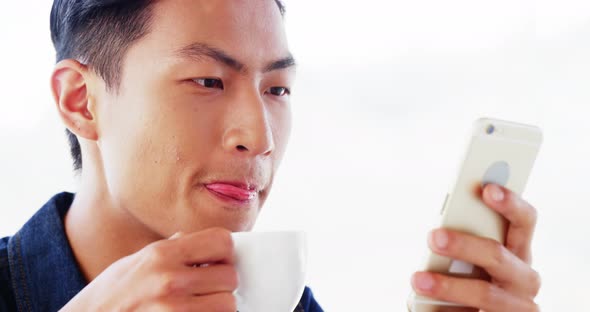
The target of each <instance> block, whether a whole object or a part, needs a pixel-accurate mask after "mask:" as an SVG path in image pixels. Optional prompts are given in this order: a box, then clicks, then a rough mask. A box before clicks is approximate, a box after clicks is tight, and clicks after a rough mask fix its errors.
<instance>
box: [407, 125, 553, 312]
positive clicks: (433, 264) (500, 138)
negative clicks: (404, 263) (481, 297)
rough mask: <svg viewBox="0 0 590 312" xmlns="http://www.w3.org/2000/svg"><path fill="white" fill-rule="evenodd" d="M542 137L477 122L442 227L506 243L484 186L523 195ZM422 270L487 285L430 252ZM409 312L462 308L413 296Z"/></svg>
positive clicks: (473, 271) (465, 266)
mask: <svg viewBox="0 0 590 312" xmlns="http://www.w3.org/2000/svg"><path fill="white" fill-rule="evenodd" d="M542 139H543V136H542V132H541V130H540V129H539V128H538V127H535V126H530V125H524V124H518V123H514V122H508V121H503V120H496V119H487V118H482V119H479V120H477V121H475V123H474V125H473V131H472V134H471V138H470V140H469V145H468V148H467V152H466V154H465V156H464V159H463V162H462V164H461V166H460V169H459V173H458V175H457V178H456V180H455V181H454V183H452V184H451V189H450V191H449V193H448V194H447V196H446V199H445V202H444V204H443V208H442V210H441V218H440V227H443V228H449V229H453V230H457V231H461V232H466V233H471V234H473V235H477V236H481V237H487V238H491V239H494V240H496V241H498V242H501V243H502V244H504V243H505V238H506V237H505V235H506V227H507V222H506V220H505V219H504V218H503V217H502V216H500V215H499V214H498V213H496V212H495V211H493V210H491V209H490V208H488V207H487V206H486V205H485V204H484V203H483V202H482V201H481V195H480V194H481V190H482V188H483V186H484V185H485V184H487V183H495V184H499V185H502V186H504V187H506V188H508V189H510V190H511V191H513V192H515V193H517V194H519V195H520V194H522V192H523V191H524V188H525V185H526V182H527V180H528V177H529V175H530V173H531V170H532V168H533V164H534V162H535V159H536V157H537V153H538V151H539V148H540V146H541V142H542ZM425 262H426V263H425V265H424V266H423V267H422V270H423V271H430V272H437V273H442V274H446V275H451V276H456V277H463V278H479V279H484V280H489V276H488V275H487V273H486V272H485V271H484V270H482V269H481V268H479V267H476V266H473V265H471V264H469V263H465V262H462V261H458V260H454V259H451V258H448V257H443V256H440V255H437V254H435V253H433V252H432V251H429V254H428V256H427V258H426V261H425ZM408 308H409V310H410V311H411V312H441V311H449V312H451V311H465V307H461V306H459V305H457V304H454V303H450V302H442V301H437V300H434V299H431V298H428V297H424V296H420V295H417V294H416V293H414V292H412V293H411V294H410V298H409V300H408Z"/></svg>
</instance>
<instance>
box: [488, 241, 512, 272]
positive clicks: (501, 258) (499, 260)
mask: <svg viewBox="0 0 590 312" xmlns="http://www.w3.org/2000/svg"><path fill="white" fill-rule="evenodd" d="M491 250H492V257H491V261H492V266H493V267H501V266H503V265H504V264H505V263H506V262H508V259H509V253H510V251H508V249H506V248H505V247H504V246H503V245H501V244H500V243H498V242H496V241H494V242H492V243H491Z"/></svg>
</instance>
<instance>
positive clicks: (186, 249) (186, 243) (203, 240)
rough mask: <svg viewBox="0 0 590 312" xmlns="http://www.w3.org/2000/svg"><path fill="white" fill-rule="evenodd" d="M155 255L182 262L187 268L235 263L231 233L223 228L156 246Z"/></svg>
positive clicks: (159, 243)
mask: <svg viewBox="0 0 590 312" xmlns="http://www.w3.org/2000/svg"><path fill="white" fill-rule="evenodd" d="M154 249H155V250H152V251H153V252H155V253H159V254H160V255H159V256H160V257H162V258H165V259H168V261H170V260H173V261H180V262H182V263H183V264H184V265H186V266H193V265H200V264H209V263H226V264H232V263H234V244H233V240H232V237H231V232H230V231H228V230H225V229H222V228H212V229H207V230H204V231H200V232H196V233H191V234H183V235H179V236H176V237H175V238H174V239H168V240H164V241H160V242H158V244H156V247H155V248H154Z"/></svg>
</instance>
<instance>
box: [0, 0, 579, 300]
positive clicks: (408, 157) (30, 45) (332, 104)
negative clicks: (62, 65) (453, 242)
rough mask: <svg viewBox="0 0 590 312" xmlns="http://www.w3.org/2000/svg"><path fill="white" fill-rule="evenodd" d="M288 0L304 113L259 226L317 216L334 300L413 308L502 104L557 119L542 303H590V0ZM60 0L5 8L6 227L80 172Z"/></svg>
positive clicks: (539, 246)
mask: <svg viewBox="0 0 590 312" xmlns="http://www.w3.org/2000/svg"><path fill="white" fill-rule="evenodd" d="M285 2H286V4H287V11H288V13H287V17H286V23H287V29H288V35H289V39H290V44H291V48H292V50H293V53H294V54H295V56H296V58H297V59H298V62H299V68H298V81H297V85H296V88H295V89H294V95H293V112H294V118H295V119H294V129H293V134H292V138H291V143H290V146H289V150H288V152H287V156H286V158H285V160H284V162H283V165H282V168H281V171H280V172H279V176H278V177H277V180H276V182H275V187H274V190H273V194H272V195H271V198H270V199H269V201H268V203H267V205H266V206H265V209H264V210H263V213H262V215H261V217H260V219H259V222H258V224H257V226H256V229H255V230H257V231H264V230H281V229H301V230H305V231H307V233H308V238H309V274H308V284H309V285H310V286H311V287H312V288H313V290H314V293H315V294H316V296H317V299H318V300H319V302H320V303H321V304H322V305H323V307H324V308H325V310H326V311H404V310H405V300H406V298H407V295H408V293H409V291H410V289H411V287H410V276H411V274H412V273H413V272H414V271H415V270H417V269H418V268H419V267H420V265H421V263H422V260H423V257H424V255H425V253H426V250H427V246H426V235H427V233H428V231H429V230H430V229H432V228H433V227H434V226H436V221H437V219H436V218H437V216H438V211H439V210H440V208H441V205H442V201H443V200H444V196H445V194H446V192H447V190H448V188H449V186H450V185H449V183H450V181H451V180H452V178H453V177H454V176H455V174H456V170H457V166H458V162H459V160H460V157H461V156H462V154H463V152H464V150H463V148H464V145H465V143H466V140H467V136H468V134H469V131H470V128H471V123H472V122H473V120H475V119H477V118H479V117H481V116H489V117H495V118H501V119H508V120H514V121H518V122H522V123H531V124H535V125H538V126H540V127H541V128H542V129H543V130H544V135H545V141H544V143H543V146H542V148H541V152H540V155H539V158H538V159H537V162H536V164H535V167H534V169H533V174H532V175H531V177H530V180H529V183H528V185H527V189H526V191H525V193H524V197H525V198H526V199H527V200H528V201H529V202H531V203H532V204H533V205H534V206H535V207H536V208H537V209H538V211H539V223H538V227H537V232H536V236H535V240H534V244H533V245H534V264H533V266H534V268H535V269H536V270H538V271H540V272H541V274H542V277H543V282H544V284H543V288H542V290H541V293H540V294H539V296H538V303H539V304H540V306H541V309H542V310H543V311H590V302H588V301H587V300H585V299H586V298H587V293H588V292H589V291H590V286H588V284H587V281H588V280H590V269H589V268H588V267H587V264H588V263H590V243H589V242H588V237H589V236H590V227H589V226H588V219H589V218H590V199H588V197H587V193H586V192H587V188H588V183H589V182H588V175H589V173H590V165H589V162H588V160H589V159H590V142H589V141H588V139H587V135H588V134H590V123H589V122H588V119H589V118H590V108H589V106H590V89H589V88H588V87H587V85H588V84H589V83H590V61H589V58H588V55H590V2H589V1H583V0H562V1H549V0H534V1H533V0H497V1H481V0H476V1H474V0H448V1H437V0H415V1H398V0H387V1H385V0H383V1H378V0H365V1H336V0H321V1H318V0H314V1H312V0H296V1H295V0H286V1H285ZM50 7H51V1H41V0H36V1H10V2H8V1H6V2H3V4H2V9H0V38H2V41H1V43H0V47H1V49H0V71H1V75H0V92H1V96H2V97H1V103H2V104H0V146H1V147H0V150H1V153H0V187H1V188H0V195H1V196H0V236H6V235H11V234H13V233H14V232H15V231H17V230H18V229H19V228H20V227H21V225H22V224H23V223H24V222H25V221H26V220H27V219H28V218H29V217H30V216H31V215H32V214H33V213H34V212H35V211H36V210H37V209H38V208H39V207H40V206H41V205H42V204H43V203H44V202H45V201H46V200H48V199H49V198H50V197H51V196H52V195H53V194H54V193H56V192H60V191H63V190H69V191H75V190H76V182H75V178H74V176H73V174H72V171H71V163H70V158H69V154H68V147H67V144H66V139H65V135H64V133H63V126H62V125H61V122H60V121H59V118H58V116H57V113H56V112H55V110H54V107H53V101H52V99H51V95H50V92H49V75H50V72H51V70H52V67H53V64H54V51H53V48H52V45H51V41H50V37H49V27H48V25H49V11H50ZM587 209H588V210H587Z"/></svg>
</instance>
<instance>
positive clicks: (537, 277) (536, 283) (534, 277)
mask: <svg viewBox="0 0 590 312" xmlns="http://www.w3.org/2000/svg"><path fill="white" fill-rule="evenodd" d="M541 284H542V279H541V274H539V272H537V271H535V270H533V272H532V274H531V281H530V285H531V286H532V289H533V296H535V297H536V296H537V294H538V293H539V290H540V289H541Z"/></svg>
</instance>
